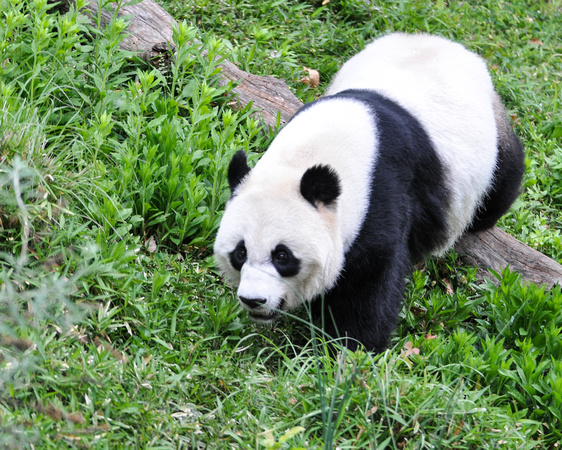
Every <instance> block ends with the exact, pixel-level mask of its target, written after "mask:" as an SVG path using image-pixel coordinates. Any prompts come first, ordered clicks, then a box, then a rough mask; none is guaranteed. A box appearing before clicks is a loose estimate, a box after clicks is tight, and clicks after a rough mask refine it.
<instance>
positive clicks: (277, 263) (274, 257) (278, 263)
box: [271, 244, 301, 277]
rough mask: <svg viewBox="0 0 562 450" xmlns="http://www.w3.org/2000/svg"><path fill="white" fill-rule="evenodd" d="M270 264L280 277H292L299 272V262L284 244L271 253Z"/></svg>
mask: <svg viewBox="0 0 562 450" xmlns="http://www.w3.org/2000/svg"><path fill="white" fill-rule="evenodd" d="M271 262H272V263H273V266H274V267H275V269H276V270H277V272H278V273H279V275H281V276H282V277H293V276H295V275H297V274H298V273H299V271H300V267H301V262H300V259H298V258H297V257H296V256H295V255H294V254H293V252H292V251H291V250H290V249H289V247H287V246H286V245H284V244H279V245H278V246H277V247H275V249H274V250H273V251H272V252H271Z"/></svg>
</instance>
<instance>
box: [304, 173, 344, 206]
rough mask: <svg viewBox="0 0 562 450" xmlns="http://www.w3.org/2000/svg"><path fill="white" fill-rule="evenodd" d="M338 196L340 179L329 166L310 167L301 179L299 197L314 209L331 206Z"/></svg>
mask: <svg viewBox="0 0 562 450" xmlns="http://www.w3.org/2000/svg"><path fill="white" fill-rule="evenodd" d="M340 194H341V187H340V179H339V177H338V174H337V173H336V171H335V170H334V169H332V168H331V167H330V166H323V165H318V166H314V167H311V168H310V169H308V170H307V171H306V172H305V173H304V175H303V176H302V178H301V195H302V196H303V197H304V198H305V199H306V200H308V201H309V202H310V203H311V204H312V206H314V207H315V208H317V207H318V204H319V203H322V204H324V205H325V206H330V205H332V204H333V203H334V202H335V201H336V199H337V198H338V197H339V195H340Z"/></svg>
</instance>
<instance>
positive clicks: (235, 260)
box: [230, 241, 248, 271]
mask: <svg viewBox="0 0 562 450" xmlns="http://www.w3.org/2000/svg"><path fill="white" fill-rule="evenodd" d="M246 259H248V254H247V252H246V246H245V245H244V241H240V242H238V244H236V247H235V248H234V250H232V252H230V264H232V267H234V268H235V269H236V270H238V271H240V270H242V266H243V265H244V263H245V262H246Z"/></svg>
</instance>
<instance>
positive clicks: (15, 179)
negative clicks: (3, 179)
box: [12, 158, 30, 268]
mask: <svg viewBox="0 0 562 450" xmlns="http://www.w3.org/2000/svg"><path fill="white" fill-rule="evenodd" d="M20 169H21V161H20V159H19V158H15V160H14V171H13V172H12V185H13V187H14V195H15V197H16V203H17V205H18V208H19V210H20V215H21V224H22V244H21V254H20V257H19V259H18V267H20V268H21V267H23V266H24V265H25V264H26V263H27V248H28V243H29V229H30V227H29V218H28V215H27V208H26V207H25V203H24V201H23V198H22V195H21V189H20Z"/></svg>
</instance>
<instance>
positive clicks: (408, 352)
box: [402, 341, 420, 358]
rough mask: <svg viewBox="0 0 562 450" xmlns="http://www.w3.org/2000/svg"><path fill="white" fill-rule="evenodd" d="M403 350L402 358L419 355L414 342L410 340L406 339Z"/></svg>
mask: <svg viewBox="0 0 562 450" xmlns="http://www.w3.org/2000/svg"><path fill="white" fill-rule="evenodd" d="M404 350H406V351H402V356H403V357H404V358H407V357H409V356H410V355H413V354H415V355H419V354H420V349H419V348H417V347H414V344H412V342H410V341H408V342H406V343H405V344H404Z"/></svg>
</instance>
